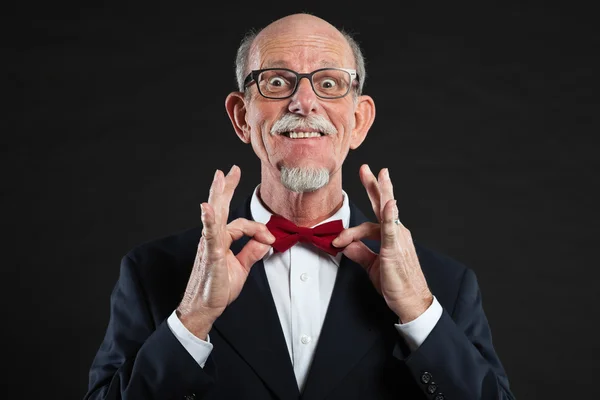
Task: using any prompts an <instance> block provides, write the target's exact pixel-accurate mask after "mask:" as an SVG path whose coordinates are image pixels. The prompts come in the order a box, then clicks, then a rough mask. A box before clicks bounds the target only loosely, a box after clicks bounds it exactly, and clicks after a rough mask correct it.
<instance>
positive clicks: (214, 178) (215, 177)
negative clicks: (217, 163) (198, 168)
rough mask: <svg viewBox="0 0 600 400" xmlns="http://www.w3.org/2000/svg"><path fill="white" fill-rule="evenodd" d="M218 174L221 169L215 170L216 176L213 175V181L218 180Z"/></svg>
mask: <svg viewBox="0 0 600 400" xmlns="http://www.w3.org/2000/svg"><path fill="white" fill-rule="evenodd" d="M217 176H219V170H216V171H215V176H214V177H213V181H216V180H217Z"/></svg>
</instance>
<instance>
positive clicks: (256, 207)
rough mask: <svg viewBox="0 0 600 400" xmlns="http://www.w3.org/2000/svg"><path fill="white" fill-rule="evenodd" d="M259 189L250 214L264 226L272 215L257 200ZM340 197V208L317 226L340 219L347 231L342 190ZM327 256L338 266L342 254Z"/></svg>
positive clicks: (346, 206) (347, 212) (346, 205)
mask: <svg viewBox="0 0 600 400" xmlns="http://www.w3.org/2000/svg"><path fill="white" fill-rule="evenodd" d="M259 188H260V185H257V186H256V188H254V192H253V193H252V199H251V200H250V214H251V215H252V219H253V220H254V221H256V222H260V223H262V224H266V223H267V222H269V219H271V215H273V214H272V213H271V212H270V211H269V210H267V208H266V207H265V206H264V205H263V203H262V202H261V200H260V199H259V198H258V189H259ZM342 197H343V199H342V206H341V207H340V209H339V210H337V211H336V213H335V214H333V215H332V216H331V217H329V218H327V219H326V220H325V221H322V222H320V223H318V224H317V225H321V224H324V223H325V222H329V221H333V220H336V219H341V220H342V225H343V226H344V229H348V226H349V225H350V204H349V201H348V194H346V192H345V191H343V190H342ZM317 225H314V226H311V228H314V227H315V226H317ZM272 251H273V250H272V249H271V250H270V251H269V253H268V254H267V255H268V256H270V255H271V252H272ZM328 255H329V256H330V257H331V258H332V260H334V261H335V263H336V264H337V265H338V266H339V265H340V260H341V258H342V252H339V253H338V254H337V255H336V256H331V255H330V254H328Z"/></svg>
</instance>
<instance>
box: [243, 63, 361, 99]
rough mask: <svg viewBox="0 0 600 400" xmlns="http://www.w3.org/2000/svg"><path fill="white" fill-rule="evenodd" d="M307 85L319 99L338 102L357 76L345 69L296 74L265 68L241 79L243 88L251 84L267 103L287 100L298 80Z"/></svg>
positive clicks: (347, 91)
mask: <svg viewBox="0 0 600 400" xmlns="http://www.w3.org/2000/svg"><path fill="white" fill-rule="evenodd" d="M302 78H306V79H308V81H309V82H310V85H311V86H312V89H313V91H314V92H315V94H316V95H317V96H319V97H321V98H323V99H339V98H340V97H344V96H346V95H347V94H348V93H349V92H350V89H351V88H352V83H353V82H354V80H355V79H356V80H357V81H358V75H357V74H356V70H353V69H347V68H321V69H318V70H316V71H313V72H311V73H309V74H299V73H297V72H296V71H292V70H291V69H287V68H265V69H259V70H255V71H252V72H250V73H249V74H248V76H247V77H246V79H244V88H246V87H248V86H249V85H250V84H252V83H253V82H254V83H256V84H257V85H256V87H257V88H258V92H259V93H260V94H261V95H262V96H263V97H266V98H267V99H287V98H288V97H292V96H293V94H294V93H296V89H298V83H299V82H300V79H302Z"/></svg>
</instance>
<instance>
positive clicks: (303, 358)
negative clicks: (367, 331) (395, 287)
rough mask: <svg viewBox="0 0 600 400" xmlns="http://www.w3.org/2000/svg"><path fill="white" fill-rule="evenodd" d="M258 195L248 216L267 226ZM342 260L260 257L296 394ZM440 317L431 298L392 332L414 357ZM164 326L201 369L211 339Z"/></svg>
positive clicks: (295, 252) (176, 324) (308, 253)
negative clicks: (402, 338)
mask: <svg viewBox="0 0 600 400" xmlns="http://www.w3.org/2000/svg"><path fill="white" fill-rule="evenodd" d="M257 191H258V186H257V187H256V189H255V190H254V193H253V195H252V200H251V203H250V212H251V214H252V219H253V220H255V221H257V222H261V223H264V224H266V223H267V222H268V221H269V219H270V218H271V213H270V212H269V211H268V210H267V209H266V208H265V207H264V206H263V204H262V203H261V201H260V200H259V198H258V195H257V194H258V193H257ZM335 219H341V220H342V224H343V225H344V228H348V225H349V223H350V206H349V203H348V195H347V194H346V192H343V204H342V207H341V208H340V209H339V210H338V211H337V212H336V213H335V214H334V215H332V216H331V217H330V218H328V219H327V220H325V221H323V222H321V223H325V222H328V221H331V220H335ZM321 223H320V224H321ZM320 224H319V225H320ZM341 258H342V253H341V252H340V253H338V254H337V255H336V256H332V255H330V254H328V253H326V252H324V251H322V250H320V249H318V248H317V247H315V246H313V245H311V244H309V243H302V242H299V243H297V244H295V245H294V246H292V247H291V248H290V249H288V250H287V251H285V252H283V253H276V252H274V250H273V248H271V249H270V250H269V252H268V253H267V254H266V255H265V256H264V257H263V263H264V268H265V273H266V275H267V280H268V281H269V286H270V288H271V293H272V295H273V300H274V301H275V307H276V309H277V314H278V316H279V321H280V322H281V327H282V328H283V334H284V336H285V341H286V343H287V348H288V352H289V355H290V359H291V361H292V365H293V367H294V373H295V375H296V381H297V382H298V388H299V389H300V391H302V389H303V388H304V383H305V380H306V377H307V375H308V370H309V368H310V365H311V363H312V359H313V356H314V351H315V348H316V346H317V343H318V342H319V336H320V334H321V327H322V326H323V320H324V319H325V313H326V311H327V307H328V306H329V299H330V298H331V293H332V291H333V286H334V283H335V278H336V275H337V271H338V268H339V265H340V260H341ZM441 315H442V306H441V305H440V304H439V302H438V301H437V299H436V298H435V297H434V299H433V303H432V304H431V306H430V307H429V308H428V309H427V310H426V311H425V312H424V313H423V314H421V315H420V316H419V317H418V318H417V319H415V320H413V321H410V322H408V323H406V324H400V323H399V324H395V327H396V329H397V330H398V332H399V334H400V335H402V336H403V337H404V339H405V341H406V343H407V345H408V346H409V348H410V349H411V350H413V351H414V350H415V349H417V348H418V347H419V346H420V345H421V344H422V343H423V342H424V341H425V339H426V338H427V336H428V335H429V333H430V332H431V331H432V330H433V328H434V327H435V325H436V324H437V322H438V320H439V319H440V317H441ZM167 323H168V325H169V327H170V328H171V331H172V332H173V334H174V335H175V336H176V337H177V339H179V341H180V342H181V344H182V345H183V346H184V347H185V348H186V349H187V351H188V352H189V353H190V355H191V356H192V357H193V358H194V359H195V360H196V362H198V364H200V366H201V367H204V364H205V363H206V360H207V359H208V356H209V355H210V353H211V351H212V349H213V345H212V344H211V343H210V338H208V337H207V341H204V340H201V339H199V338H198V337H196V336H194V335H193V334H192V333H191V332H190V331H188V330H187V329H186V328H185V326H184V325H183V324H182V323H181V321H180V320H179V318H177V314H176V313H175V311H174V312H173V313H172V314H171V316H170V317H169V318H168V320H167Z"/></svg>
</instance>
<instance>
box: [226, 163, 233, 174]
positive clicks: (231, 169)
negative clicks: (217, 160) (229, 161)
mask: <svg viewBox="0 0 600 400" xmlns="http://www.w3.org/2000/svg"><path fill="white" fill-rule="evenodd" d="M234 168H235V164H233V165H232V166H231V168H230V169H229V172H228V173H227V176H229V175H231V172H232V171H233V169H234Z"/></svg>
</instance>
